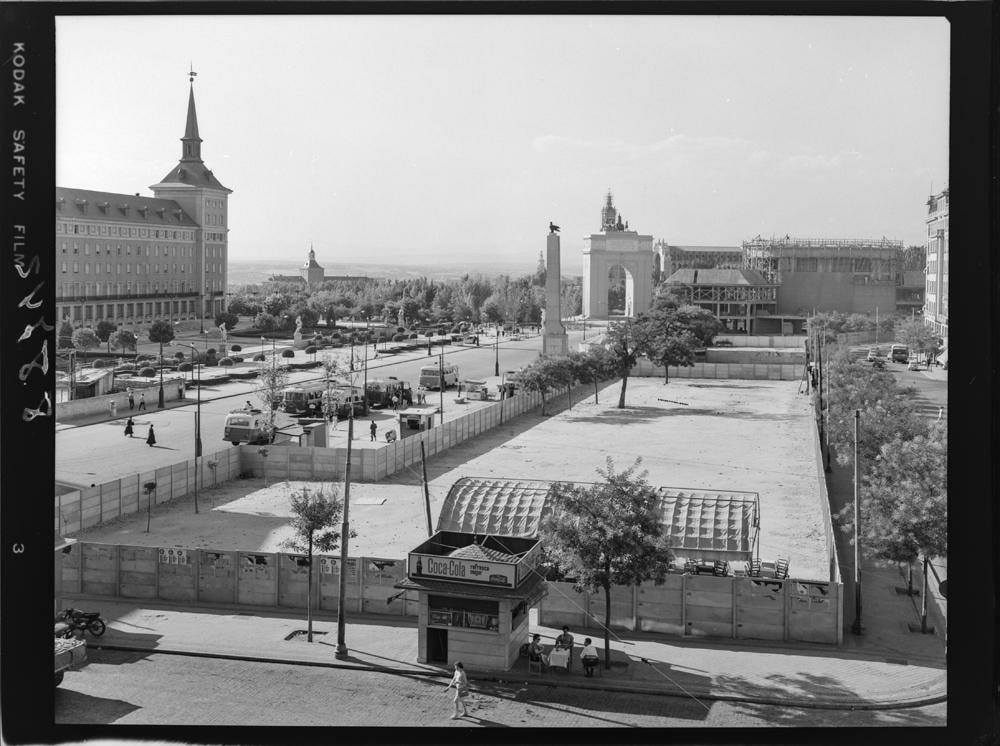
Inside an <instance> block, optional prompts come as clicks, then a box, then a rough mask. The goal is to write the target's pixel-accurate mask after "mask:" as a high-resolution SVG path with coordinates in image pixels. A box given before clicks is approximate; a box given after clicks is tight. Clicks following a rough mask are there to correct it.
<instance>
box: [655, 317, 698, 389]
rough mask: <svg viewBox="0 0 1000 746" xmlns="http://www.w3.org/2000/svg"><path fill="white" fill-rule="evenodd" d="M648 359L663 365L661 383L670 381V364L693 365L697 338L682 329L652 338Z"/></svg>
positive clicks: (688, 366)
mask: <svg viewBox="0 0 1000 746" xmlns="http://www.w3.org/2000/svg"><path fill="white" fill-rule="evenodd" d="M651 347H652V349H650V351H649V353H648V354H649V359H650V360H651V361H653V362H655V363H657V364H659V365H662V366H663V383H664V385H666V384H668V383H670V366H671V365H676V366H683V367H687V368H690V367H691V366H693V365H694V351H695V349H696V348H697V347H698V338H697V337H695V336H694V334H692V333H691V332H690V331H687V330H684V331H680V332H676V333H673V334H670V335H668V336H664V337H660V338H657V339H655V340H653V342H652V345H651Z"/></svg>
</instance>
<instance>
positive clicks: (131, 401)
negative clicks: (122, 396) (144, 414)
mask: <svg viewBox="0 0 1000 746" xmlns="http://www.w3.org/2000/svg"><path fill="white" fill-rule="evenodd" d="M128 409H129V411H130V412H131V411H132V410H133V409H135V395H134V394H133V393H132V389H129V390H128Z"/></svg>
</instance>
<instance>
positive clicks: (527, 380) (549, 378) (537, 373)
mask: <svg viewBox="0 0 1000 746" xmlns="http://www.w3.org/2000/svg"><path fill="white" fill-rule="evenodd" d="M557 366H558V363H556V362H555V361H554V360H553V359H552V358H544V357H540V358H538V359H537V360H534V361H533V362H532V363H531V364H530V365H527V366H525V367H524V368H522V369H521V370H520V371H519V372H518V374H517V382H518V383H519V384H520V386H521V387H522V388H523V389H525V390H527V391H537V392H538V393H539V394H541V395H542V417H544V416H545V396H546V394H548V392H549V391H551V390H552V389H553V388H555V387H556V386H557V385H558V384H559V380H560V377H559V370H558V367H557Z"/></svg>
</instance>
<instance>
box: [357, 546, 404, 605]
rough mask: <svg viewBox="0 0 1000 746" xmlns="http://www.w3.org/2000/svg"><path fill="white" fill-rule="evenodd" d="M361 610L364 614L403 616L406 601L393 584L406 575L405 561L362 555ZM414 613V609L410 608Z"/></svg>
mask: <svg viewBox="0 0 1000 746" xmlns="http://www.w3.org/2000/svg"><path fill="white" fill-rule="evenodd" d="M361 566H362V581H361V610H362V611H363V612H364V613H366V614H391V615H393V616H404V615H405V614H406V613H407V609H406V601H405V599H403V597H402V596H400V597H399V598H395V596H396V595H397V594H398V593H399V591H397V590H396V589H395V588H393V585H394V584H395V583H398V582H399V581H400V580H402V579H403V578H404V577H406V562H405V560H401V559H385V558H381V557H364V558H362V562H361ZM412 613H416V609H415V608H414V609H413V610H412Z"/></svg>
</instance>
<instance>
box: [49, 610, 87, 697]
mask: <svg viewBox="0 0 1000 746" xmlns="http://www.w3.org/2000/svg"><path fill="white" fill-rule="evenodd" d="M57 626H58V625H57ZM86 664H87V641H86V640H84V639H80V638H76V637H68V638H67V637H60V636H58V634H57V636H56V637H55V685H56V686H59V685H60V684H61V683H62V680H63V674H64V673H66V672H67V671H72V670H73V669H75V668H82V667H83V666H85V665H86Z"/></svg>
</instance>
